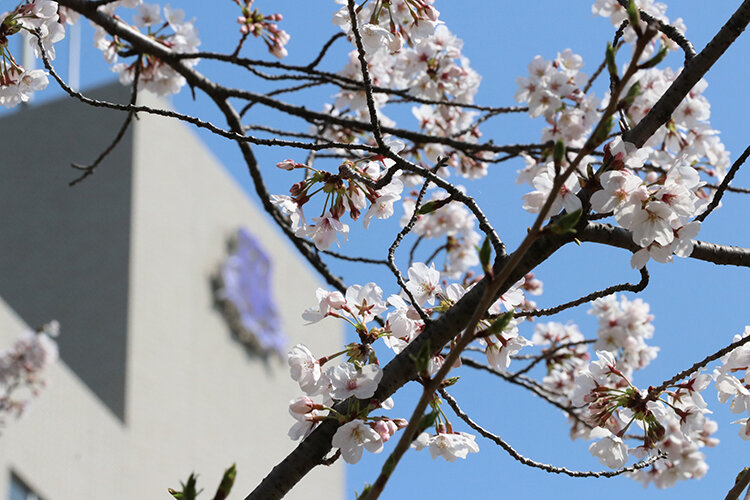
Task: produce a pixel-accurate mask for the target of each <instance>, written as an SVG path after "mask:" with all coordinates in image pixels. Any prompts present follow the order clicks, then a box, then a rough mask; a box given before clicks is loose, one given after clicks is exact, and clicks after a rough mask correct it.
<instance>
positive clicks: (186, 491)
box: [168, 473, 203, 500]
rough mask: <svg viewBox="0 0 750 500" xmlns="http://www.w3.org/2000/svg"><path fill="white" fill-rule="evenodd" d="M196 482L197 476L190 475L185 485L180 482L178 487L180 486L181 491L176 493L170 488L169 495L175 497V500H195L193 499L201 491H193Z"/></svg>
mask: <svg viewBox="0 0 750 500" xmlns="http://www.w3.org/2000/svg"><path fill="white" fill-rule="evenodd" d="M197 480H198V476H196V475H195V473H191V474H190V477H188V480H187V483H183V482H182V481H180V486H182V491H176V490H173V489H172V488H169V490H168V491H169V493H170V494H171V495H172V496H173V497H175V498H176V499H177V500H195V498H196V497H197V496H198V494H199V493H200V492H201V491H203V490H197V491H196V489H195V485H196V482H197Z"/></svg>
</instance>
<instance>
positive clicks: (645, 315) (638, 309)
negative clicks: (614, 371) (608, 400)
mask: <svg viewBox="0 0 750 500" xmlns="http://www.w3.org/2000/svg"><path fill="white" fill-rule="evenodd" d="M589 314H591V315H593V316H596V317H597V318H598V319H599V330H598V331H597V340H596V343H595V344H594V349H595V350H597V351H609V352H612V353H616V354H618V359H617V368H618V370H620V371H621V372H623V373H624V374H625V376H626V377H631V376H632V374H633V372H634V371H635V370H640V369H642V368H645V367H646V366H647V365H648V364H649V363H650V362H651V360H653V359H655V358H656V354H657V352H658V351H659V348H658V347H653V346H649V345H646V339H650V338H651V337H653V335H654V325H653V324H651V321H653V319H654V317H653V316H652V315H651V314H649V305H648V304H647V303H645V302H644V301H643V300H641V299H635V300H632V301H630V300H628V299H627V298H626V297H625V296H622V297H621V298H620V301H619V302H618V300H617V296H616V295H609V296H607V297H603V298H600V299H596V300H595V301H594V302H593V304H592V308H591V309H590V310H589Z"/></svg>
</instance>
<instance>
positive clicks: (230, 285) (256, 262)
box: [217, 228, 286, 354]
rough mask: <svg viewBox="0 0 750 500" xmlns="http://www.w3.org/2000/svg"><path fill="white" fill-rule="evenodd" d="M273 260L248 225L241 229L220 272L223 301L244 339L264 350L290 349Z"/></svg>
mask: <svg viewBox="0 0 750 500" xmlns="http://www.w3.org/2000/svg"><path fill="white" fill-rule="evenodd" d="M270 275H271V261H270V259H269V258H268V256H267V255H266V253H265V252H264V251H263V249H262V248H261V247H260V245H259V244H258V241H257V240H256V239H255V238H254V237H253V236H252V235H251V234H250V233H249V232H248V231H247V230H246V229H244V228H240V229H239V230H238V231H237V238H236V242H234V245H233V248H232V253H231V254H230V255H229V257H227V260H226V261H225V262H224V263H223V264H222V266H221V270H220V272H219V290H218V296H217V298H218V299H219V302H220V303H221V305H222V306H223V309H224V313H225V315H226V317H227V320H228V321H229V324H230V327H231V328H232V331H233V332H234V333H235V334H236V335H237V336H238V337H239V339H240V341H242V342H243V343H244V344H246V345H247V346H248V347H250V348H252V349H253V350H255V351H260V352H261V353H263V354H265V353H269V352H277V353H279V354H281V353H283V352H284V351H285V350H286V336H285V335H284V333H283V332H282V329H281V319H280V318H279V313H278V310H277V309H276V304H275V303H274V300H273V296H272V293H271V279H270Z"/></svg>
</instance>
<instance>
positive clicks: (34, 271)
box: [0, 86, 133, 418]
mask: <svg viewBox="0 0 750 500" xmlns="http://www.w3.org/2000/svg"><path fill="white" fill-rule="evenodd" d="M92 96H93V97H96V98H98V99H106V100H109V101H114V102H127V101H128V99H129V95H128V90H127V89H126V88H124V87H121V86H120V87H115V86H109V87H106V88H104V89H100V90H98V91H96V92H94V93H92ZM123 119H124V115H123V113H121V112H118V111H112V110H107V109H102V108H93V107H89V106H85V105H83V104H81V103H79V102H77V101H73V100H72V99H65V100H62V101H56V102H53V103H50V104H47V105H44V106H40V107H31V108H28V109H23V110H22V112H16V113H14V114H12V115H10V116H7V117H5V118H3V119H2V120H0V147H2V151H3V155H2V157H3V160H2V161H0V179H1V180H0V227H1V228H2V230H0V297H3V298H4V299H5V301H6V302H8V304H9V305H10V306H11V307H12V308H13V309H14V310H15V311H16V313H17V314H19V315H20V316H21V317H22V318H23V319H24V321H25V322H26V323H27V324H29V325H41V324H43V323H46V322H47V321H49V320H50V319H51V318H57V319H58V321H60V322H61V323H63V324H65V326H66V330H67V334H66V335H65V336H64V337H61V338H60V352H61V355H62V358H63V359H64V360H65V362H66V364H67V365H68V366H69V367H70V368H71V369H72V370H73V371H74V372H75V373H76V374H77V375H78V376H79V377H80V378H81V380H83V381H84V383H86V384H87V385H88V386H89V388H90V389H91V390H93V391H94V392H95V393H96V394H97V395H98V396H99V398H100V399H101V400H102V401H103V402H104V403H105V405H106V406H107V407H108V408H109V409H110V410H111V411H112V413H113V414H114V415H116V416H117V417H118V418H123V416H124V414H125V356H126V337H127V312H128V311H127V305H128V268H129V264H128V262H129V242H130V217H131V206H130V200H131V197H132V192H131V178H132V154H133V136H132V132H128V133H126V135H125V137H124V138H123V141H122V142H121V143H120V145H119V146H118V148H117V150H116V151H115V153H114V154H112V155H110V156H109V157H108V158H107V159H106V160H105V162H104V163H103V164H102V165H100V168H99V169H97V170H96V174H95V175H93V176H91V177H89V178H88V179H87V180H86V182H83V183H81V184H79V185H77V186H75V187H69V186H68V182H69V181H70V180H72V179H74V178H75V177H77V176H78V175H79V174H78V172H76V171H75V170H73V169H72V168H71V167H70V164H71V163H81V164H89V163H90V162H93V161H94V159H95V158H96V157H97V156H98V155H99V153H100V152H101V151H102V150H103V149H104V148H106V147H107V145H108V144H109V143H110V142H111V141H112V139H113V138H114V136H115V134H116V132H117V130H118V129H119V127H120V123H121V122H122V120H123ZM91 352H95V353H96V354H97V355H96V356H95V357H94V356H91Z"/></svg>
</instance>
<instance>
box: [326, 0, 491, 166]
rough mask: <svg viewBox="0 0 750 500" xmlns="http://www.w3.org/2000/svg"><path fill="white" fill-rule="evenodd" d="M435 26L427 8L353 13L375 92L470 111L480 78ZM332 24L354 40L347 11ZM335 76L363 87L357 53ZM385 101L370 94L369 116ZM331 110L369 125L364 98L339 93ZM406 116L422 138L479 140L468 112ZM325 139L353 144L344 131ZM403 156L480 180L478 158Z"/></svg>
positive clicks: (433, 152)
mask: <svg viewBox="0 0 750 500" xmlns="http://www.w3.org/2000/svg"><path fill="white" fill-rule="evenodd" d="M337 2H338V3H341V4H345V3H346V2H345V1H343V0H337ZM438 18H439V12H438V11H437V10H436V9H435V8H434V7H433V6H432V0H394V1H391V2H365V5H364V7H362V8H361V9H359V11H358V21H359V22H358V24H359V26H360V33H361V35H362V42H363V46H364V48H365V51H366V58H367V62H368V69H369V72H370V76H371V79H372V83H373V85H374V86H376V87H385V88H389V89H409V93H410V94H412V95H413V96H415V97H418V98H422V99H427V100H434V101H451V102H457V103H464V104H471V103H473V100H474V96H475V94H476V92H477V90H478V87H479V82H480V77H479V75H478V74H477V73H476V72H475V71H474V70H473V69H471V67H470V65H469V60H468V59H467V58H465V57H464V56H462V55H461V48H462V45H463V42H462V41H461V40H460V39H458V38H457V37H456V36H455V35H453V34H452V33H451V32H450V30H449V29H448V28H447V27H446V26H445V25H444V24H442V22H441V21H439V19H438ZM333 23H334V24H336V25H338V26H340V27H341V29H342V30H343V31H344V32H345V33H346V34H347V36H348V37H349V39H350V40H352V41H353V40H354V37H353V33H352V30H351V23H350V16H349V11H348V8H347V7H344V8H342V9H341V10H339V11H338V12H337V13H336V14H335V15H334V18H333ZM340 74H341V75H342V76H344V77H346V78H349V79H351V80H355V81H361V80H362V74H361V69H360V63H359V60H358V56H357V52H356V51H352V52H351V53H350V54H349V64H348V65H347V66H346V67H345V68H344V70H343V71H342V72H341V73H340ZM389 97H390V96H389V94H386V93H379V92H376V93H375V94H374V96H373V98H374V102H375V106H376V108H377V109H378V110H382V108H383V107H384V106H385V105H386V104H387V103H388V101H389ZM334 109H335V110H348V112H351V113H353V114H354V115H355V116H356V117H357V118H359V119H362V120H369V111H368V109H367V101H366V96H365V93H364V91H363V90H348V89H344V90H341V91H340V92H339V93H338V95H337V97H336V101H335V104H334ZM412 111H413V113H414V115H415V117H416V118H417V120H419V123H420V127H421V128H422V129H423V130H424V131H425V132H426V133H429V134H432V135H436V136H439V137H451V138H454V139H457V140H461V141H464V142H468V143H475V142H477V139H478V138H479V136H480V133H479V131H478V130H477V127H476V126H475V123H474V122H475V119H476V116H477V113H476V112H475V111H470V110H466V109H464V108H462V107H460V106H449V105H443V104H436V105H432V104H423V105H421V106H419V107H415V108H413V110H412ZM378 118H379V119H380V120H381V122H382V123H384V124H386V125H393V122H392V121H391V120H390V119H389V118H388V117H386V116H385V115H383V114H382V113H381V112H380V111H379V112H378ZM326 135H328V136H329V137H330V138H331V139H333V140H337V141H341V142H351V141H354V140H357V137H356V136H353V135H352V134H351V133H350V132H348V131H344V130H336V129H332V130H327V131H326ZM405 152H408V153H410V154H411V155H412V156H413V157H414V159H415V161H417V162H418V163H420V164H422V165H426V161H430V162H435V161H436V160H437V158H438V157H445V158H447V159H448V161H447V164H448V165H449V166H451V167H454V168H455V169H457V170H458V172H459V173H460V174H461V175H463V176H465V177H469V178H478V177H483V176H484V175H486V173H487V166H486V163H484V162H483V161H481V159H482V158H483V156H484V155H483V154H480V155H475V156H474V157H471V156H467V155H464V154H461V153H459V152H456V151H453V150H451V149H449V148H446V147H444V146H442V145H437V144H431V145H429V146H426V147H424V148H423V147H422V146H421V145H415V146H414V147H413V148H411V149H409V150H408V151H405Z"/></svg>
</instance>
